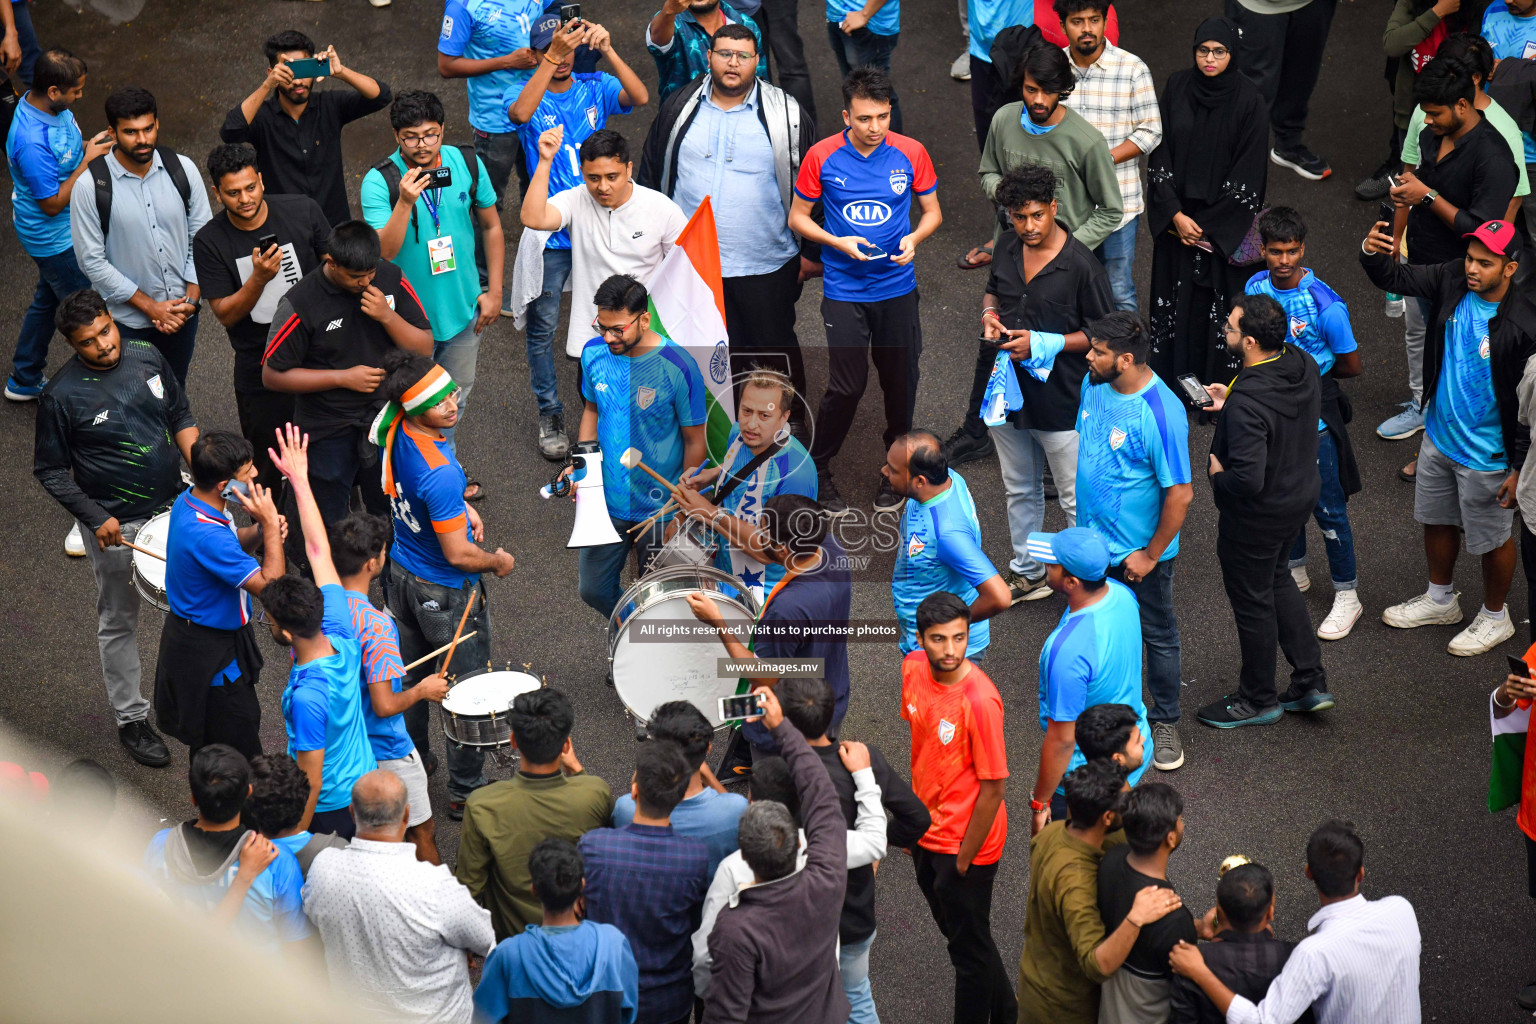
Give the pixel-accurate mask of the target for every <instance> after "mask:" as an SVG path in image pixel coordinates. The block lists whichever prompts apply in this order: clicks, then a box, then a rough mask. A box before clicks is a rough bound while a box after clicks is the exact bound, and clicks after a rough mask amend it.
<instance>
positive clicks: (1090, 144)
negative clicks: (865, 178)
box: [945, 46, 1125, 545]
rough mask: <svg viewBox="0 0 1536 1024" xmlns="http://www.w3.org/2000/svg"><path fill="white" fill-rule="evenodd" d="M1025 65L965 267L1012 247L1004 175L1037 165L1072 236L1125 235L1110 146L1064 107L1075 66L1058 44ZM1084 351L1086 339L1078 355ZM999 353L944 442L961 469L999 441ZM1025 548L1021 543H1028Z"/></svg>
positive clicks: (991, 153)
mask: <svg viewBox="0 0 1536 1024" xmlns="http://www.w3.org/2000/svg"><path fill="white" fill-rule="evenodd" d="M1020 68H1021V70H1020V72H1019V74H1020V75H1022V78H1023V83H1024V84H1023V89H1022V93H1023V98H1022V99H1020V100H1016V101H1014V102H1013V103H1007V104H1004V105H1003V106H1002V107H1000V108H998V111H997V113H996V114H995V115H994V116H993V118H992V127H991V128H990V130H989V131H988V132H987V142H986V145H985V146H984V147H982V151H981V166H980V169H979V170H980V174H981V190H982V191H983V192H985V193H986V194H987V197H988V198H990V199H992V200H993V201H994V202H996V203H997V206H998V224H997V225H995V226H994V228H993V232H992V240H991V241H989V242H987V243H985V244H983V245H980V246H977V247H976V248H975V249H972V250H971V251H970V252H968V253H966V254H965V255H964V256H963V257H962V258H961V260H960V265H961V267H962V268H963V269H969V268H973V267H980V266H985V265H987V264H989V263H991V262H993V259H992V250H993V248H994V247H995V246H997V245H1006V244H1007V243H1004V242H1003V241H1001V239H1002V238H1003V236H1006V235H1008V234H1009V232H1008V231H1007V230H1006V227H1007V222H1008V210H1007V208H1006V204H1005V203H1004V202H1003V201H1002V200H1001V199H1000V198H999V196H998V186H999V185H1000V184H1001V182H1002V180H1003V176H1004V175H1005V174H1007V173H1008V172H1009V171H1011V170H1013V169H1015V168H1017V167H1021V166H1023V165H1024V164H1034V165H1036V166H1038V167H1042V168H1044V169H1046V170H1048V171H1049V172H1050V173H1051V175H1052V176H1053V177H1054V181H1053V183H1052V195H1053V198H1054V200H1055V201H1054V202H1053V203H1052V205H1053V206H1056V207H1057V208H1058V211H1059V216H1060V218H1061V221H1062V224H1063V226H1064V227H1065V228H1066V231H1067V232H1069V233H1070V235H1071V237H1073V238H1075V239H1076V240H1077V241H1079V242H1081V243H1082V244H1083V245H1085V246H1087V247H1088V249H1089V250H1090V251H1091V250H1093V249H1097V248H1098V247H1099V246H1101V245H1102V244H1104V241H1105V240H1106V239H1107V238H1109V237H1110V236H1111V235H1113V234H1114V233H1115V232H1116V231H1117V230H1119V228H1120V221H1121V220H1122V219H1123V218H1124V208H1125V204H1124V200H1122V199H1121V197H1120V182H1119V179H1117V178H1116V177H1115V164H1114V160H1113V159H1112V158H1111V157H1110V150H1109V147H1108V146H1106V145H1105V144H1104V136H1103V135H1101V134H1099V130H1098V129H1097V128H1095V127H1094V126H1093V125H1092V124H1090V123H1089V122H1088V121H1087V120H1086V119H1085V118H1084V117H1083V116H1082V115H1081V114H1079V113H1078V112H1077V111H1075V110H1072V109H1071V108H1069V107H1068V106H1067V105H1066V104H1065V103H1064V102H1063V100H1064V99H1065V98H1066V97H1068V96H1071V95H1072V92H1073V89H1074V88H1075V87H1076V84H1077V80H1076V79H1075V78H1074V77H1073V72H1072V62H1071V61H1070V60H1068V59H1067V55H1066V54H1065V53H1063V52H1062V51H1060V50H1058V49H1056V48H1055V47H1053V46H1037V47H1035V48H1034V49H1032V50H1030V51H1029V52H1028V53H1027V54H1025V56H1024V59H1023V60H1022V61H1021V62H1020ZM1028 276H1030V277H1033V274H1032V273H1031V274H1030V275H1028ZM1104 312H1106V313H1107V312H1109V310H1107V309H1106V310H1104ZM1089 315H1091V316H1097V315H1098V314H1097V313H1092V314H1089ZM1075 326H1076V325H1074V327H1075ZM1086 347H1087V343H1086V341H1085V342H1083V344H1082V345H1081V346H1079V347H1078V348H1077V349H1076V350H1077V351H1082V349H1083V348H1086ZM996 355H997V352H996V350H995V349H993V348H991V347H990V346H987V345H981V346H979V347H978V349H977V353H976V369H975V373H974V375H973V377H972V381H971V398H970V403H969V405H968V406H967V407H966V412H965V421H964V422H963V423H962V424H961V426H960V429H958V430H957V431H956V432H955V433H954V434H953V435H951V436H950V438H949V440H948V441H946V442H945V448H946V454H947V455H948V456H949V460H950V462H952V463H954V464H955V465H960V464H962V463H966V462H970V461H971V460H973V459H979V458H983V457H984V456H987V455H990V454H991V453H992V445H993V443H994V442H995V438H994V439H989V438H988V436H987V431H986V428H985V426H984V425H983V423H982V421H981V402H982V395H983V394H984V393H985V391H986V386H987V378H988V377H989V376H990V375H991V372H992V364H993V360H994V359H995V358H996ZM1077 382H1078V379H1077V378H1074V379H1073V381H1072V396H1073V398H1074V400H1075V398H1076V394H1077ZM1074 412H1075V410H1074ZM1053 472H1054V471H1053ZM1056 480H1057V488H1058V489H1059V490H1060V491H1061V493H1062V494H1063V496H1064V497H1066V499H1067V500H1070V498H1069V497H1067V492H1068V491H1069V490H1070V484H1069V485H1068V487H1066V488H1062V487H1061V477H1060V476H1059V475H1057V476H1056ZM1019 543H1020V545H1022V544H1023V541H1022V540H1020V541H1019Z"/></svg>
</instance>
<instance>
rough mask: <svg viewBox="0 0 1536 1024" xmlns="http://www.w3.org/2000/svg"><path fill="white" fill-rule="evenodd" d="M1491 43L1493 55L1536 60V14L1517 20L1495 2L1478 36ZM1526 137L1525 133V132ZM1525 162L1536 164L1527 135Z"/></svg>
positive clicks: (1535, 146) (1506, 7)
mask: <svg viewBox="0 0 1536 1024" xmlns="http://www.w3.org/2000/svg"><path fill="white" fill-rule="evenodd" d="M1478 34H1479V35H1481V36H1482V37H1483V38H1484V39H1486V40H1488V45H1489V46H1490V47H1492V48H1493V55H1494V56H1495V57H1497V58H1499V59H1500V60H1503V59H1504V58H1505V57H1536V15H1533V16H1530V17H1525V18H1517V17H1515V16H1514V15H1513V14H1511V13H1509V5H1508V4H1506V3H1505V2H1504V0H1493V3H1491V4H1489V5H1488V9H1487V10H1485V11H1484V12H1483V27H1482V31H1481V32H1479V33H1478ZM1522 134H1524V133H1522ZM1525 162H1526V163H1528V164H1529V163H1536V142H1533V141H1532V140H1531V136H1530V135H1528V134H1526V135H1525Z"/></svg>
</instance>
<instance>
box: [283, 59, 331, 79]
mask: <svg viewBox="0 0 1536 1024" xmlns="http://www.w3.org/2000/svg"><path fill="white" fill-rule="evenodd" d="M288 70H289V71H291V72H293V77H294V78H324V77H326V76H327V75H329V74H330V73H331V59H330V58H329V57H300V58H299V59H298V60H290V61H288Z"/></svg>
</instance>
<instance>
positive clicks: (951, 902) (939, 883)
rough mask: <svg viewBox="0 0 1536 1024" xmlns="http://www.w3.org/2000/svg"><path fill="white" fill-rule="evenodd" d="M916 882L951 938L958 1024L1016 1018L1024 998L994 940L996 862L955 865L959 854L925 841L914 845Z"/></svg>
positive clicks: (1009, 1022) (1009, 1023)
mask: <svg viewBox="0 0 1536 1024" xmlns="http://www.w3.org/2000/svg"><path fill="white" fill-rule="evenodd" d="M912 862H913V864H914V865H915V867H916V869H917V887H918V888H919V889H921V890H922V891H923V897H924V898H925V899H926V900H927V901H928V909H929V910H930V911H932V913H933V920H934V921H935V923H937V924H938V926H939V931H940V932H942V933H943V934H944V939H945V941H946V942H947V943H948V944H949V962H950V963H952V964H954V965H955V1024H986V1022H989V1021H990V1024H1014V1022H1015V1021H1016V1020H1017V1019H1018V1016H1019V1002H1018V1000H1017V999H1016V998H1015V997H1014V994H1013V983H1012V982H1011V981H1010V980H1009V979H1008V969H1007V968H1006V967H1004V966H1003V958H1002V955H1001V954H1000V953H998V951H997V943H996V942H993V941H992V883H993V881H994V880H995V879H996V878H997V865H996V864H972V865H971V866H970V867H969V868H968V869H967V870H966V872H965V874H963V875H962V874H960V872H958V871H956V870H955V855H954V854H952V853H934V852H933V851H931V850H925V849H923V848H922V847H921V846H919V847H917V848H916V849H914V850H913V851H912Z"/></svg>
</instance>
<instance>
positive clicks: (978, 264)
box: [955, 242, 992, 270]
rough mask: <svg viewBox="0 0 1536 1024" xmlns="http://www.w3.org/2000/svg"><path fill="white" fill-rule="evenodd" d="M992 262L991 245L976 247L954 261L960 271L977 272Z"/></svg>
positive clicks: (988, 243)
mask: <svg viewBox="0 0 1536 1024" xmlns="http://www.w3.org/2000/svg"><path fill="white" fill-rule="evenodd" d="M991 262H992V243H991V242H987V243H986V244H984V245H978V246H976V247H975V248H974V249H972V250H971V251H970V252H968V253H966V254H965V255H964V256H961V257H960V258H959V259H958V260H956V261H955V266H957V267H959V268H960V269H961V270H978V269H980V268H982V267H985V266H987V265H988V264H990V263H991Z"/></svg>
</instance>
